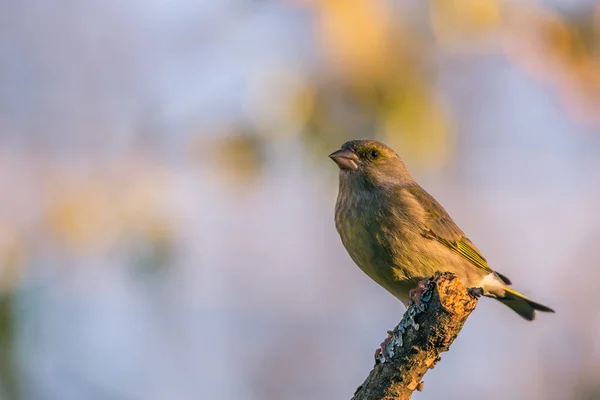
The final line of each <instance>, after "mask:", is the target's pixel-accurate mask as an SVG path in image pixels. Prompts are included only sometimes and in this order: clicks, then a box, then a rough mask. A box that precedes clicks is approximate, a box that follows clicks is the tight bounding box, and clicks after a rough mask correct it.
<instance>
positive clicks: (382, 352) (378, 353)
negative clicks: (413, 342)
mask: <svg viewBox="0 0 600 400" xmlns="http://www.w3.org/2000/svg"><path fill="white" fill-rule="evenodd" d="M387 334H388V336H387V338H386V339H385V340H384V341H383V342H381V344H380V345H379V348H378V349H377V350H375V363H376V364H377V362H379V361H382V362H385V361H390V356H389V355H388V352H387V345H388V344H389V343H390V342H391V341H392V339H393V338H394V332H392V331H387ZM382 357H383V360H381V358H382Z"/></svg>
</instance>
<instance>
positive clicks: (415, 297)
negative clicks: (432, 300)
mask: <svg viewBox="0 0 600 400" xmlns="http://www.w3.org/2000/svg"><path fill="white" fill-rule="evenodd" d="M426 287H427V279H423V280H421V281H419V283H417V287H416V288H414V289H411V290H410V292H408V298H409V299H410V301H411V302H413V303H415V304H416V305H417V306H418V307H421V303H422V297H421V296H422V295H423V292H424V291H425V288H426Z"/></svg>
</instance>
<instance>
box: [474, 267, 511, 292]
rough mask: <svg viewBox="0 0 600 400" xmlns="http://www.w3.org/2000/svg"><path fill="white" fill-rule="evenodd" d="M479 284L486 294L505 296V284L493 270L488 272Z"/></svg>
mask: <svg viewBox="0 0 600 400" xmlns="http://www.w3.org/2000/svg"><path fill="white" fill-rule="evenodd" d="M479 286H480V287H481V288H482V289H483V293H484V294H485V295H486V296H489V295H492V296H493V297H497V296H504V288H505V286H506V285H505V284H504V282H502V279H500V278H499V277H498V276H496V274H494V273H493V272H492V273H491V274H487V275H486V276H485V277H484V278H483V279H482V280H481V282H480V283H479Z"/></svg>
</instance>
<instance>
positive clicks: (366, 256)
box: [329, 140, 554, 321]
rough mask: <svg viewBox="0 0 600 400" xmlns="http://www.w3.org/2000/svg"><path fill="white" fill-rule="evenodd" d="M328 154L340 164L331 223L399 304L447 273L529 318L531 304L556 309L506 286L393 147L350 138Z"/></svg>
mask: <svg viewBox="0 0 600 400" xmlns="http://www.w3.org/2000/svg"><path fill="white" fill-rule="evenodd" d="M329 157H330V158H331V159H332V160H333V161H335V163H336V164H337V165H338V167H339V169H340V173H339V193H338V197H337V202H336V205H335V226H336V228H337V231H338V233H339V235H340V237H341V239H342V243H343V245H344V247H345V248H346V250H347V251H348V253H349V254H350V257H351V258H352V260H353V261H354V262H355V263H356V265H358V267H359V268H360V269H361V270H362V271H363V272H365V273H366V274H367V275H368V276H369V277H371V278H372V279H373V280H374V281H375V282H377V283H378V284H379V285H381V286H382V287H383V288H385V289H386V290H387V291H388V292H390V293H391V294H392V295H394V296H395V297H396V298H398V299H399V300H400V301H401V302H402V303H404V305H406V306H408V303H409V300H410V299H411V291H412V290H414V289H415V288H416V287H417V286H418V284H419V282H421V281H422V280H425V279H428V278H430V277H432V276H433V275H434V274H435V272H436V271H442V272H446V271H447V272H452V273H454V274H456V276H457V277H458V278H459V279H460V280H461V282H462V283H463V285H465V287H467V288H472V289H473V291H472V292H473V293H476V294H479V295H481V294H483V295H484V296H487V297H492V298H495V299H496V300H498V301H500V302H501V303H503V304H505V305H507V306H508V307H510V308H511V309H512V310H514V311H515V312H517V313H518V314H519V315H520V316H522V317H523V318H525V319H527V320H529V321H531V320H533V319H534V317H535V311H536V310H537V311H544V312H554V311H553V310H552V309H551V308H549V307H546V306H544V305H542V304H540V303H537V302H535V301H533V300H531V299H529V298H527V297H525V296H524V295H522V294H521V293H519V292H517V291H515V290H513V289H512V288H510V287H509V285H510V284H511V282H510V280H509V279H508V278H507V277H506V276H504V275H502V274H500V273H498V272H496V271H494V270H492V268H490V266H489V265H488V263H487V261H486V260H485V258H484V257H483V256H482V255H481V253H480V252H479V250H478V249H477V248H476V247H475V245H474V244H473V243H472V242H471V241H470V240H469V239H468V238H467V237H466V236H465V234H464V233H463V231H462V230H461V229H460V228H459V227H458V226H457V225H456V224H455V223H454V221H453V220H452V218H450V216H449V215H448V213H447V212H446V210H444V208H443V207H442V206H441V205H440V204H439V203H438V202H437V201H436V200H435V199H434V198H433V197H432V196H431V195H430V194H429V193H427V192H426V191H425V190H424V189H423V188H421V186H419V185H418V184H417V183H416V182H415V181H414V180H413V178H412V177H411V175H410V173H409V172H408V170H407V169H406V167H405V165H404V163H403V162H402V160H401V159H400V157H399V156H398V154H396V152H395V151H394V150H392V149H391V148H390V147H388V146H386V145H385V144H383V143H381V142H378V141H375V140H352V141H349V142H346V143H344V145H343V146H342V147H341V148H340V149H339V150H338V151H336V152H334V153H332V154H330V155H329Z"/></svg>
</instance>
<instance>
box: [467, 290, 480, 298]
mask: <svg viewBox="0 0 600 400" xmlns="http://www.w3.org/2000/svg"><path fill="white" fill-rule="evenodd" d="M467 290H468V291H469V294H470V295H471V296H473V297H475V298H476V299H478V298H480V297H481V296H483V289H482V288H480V287H472V288H468V289H467Z"/></svg>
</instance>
